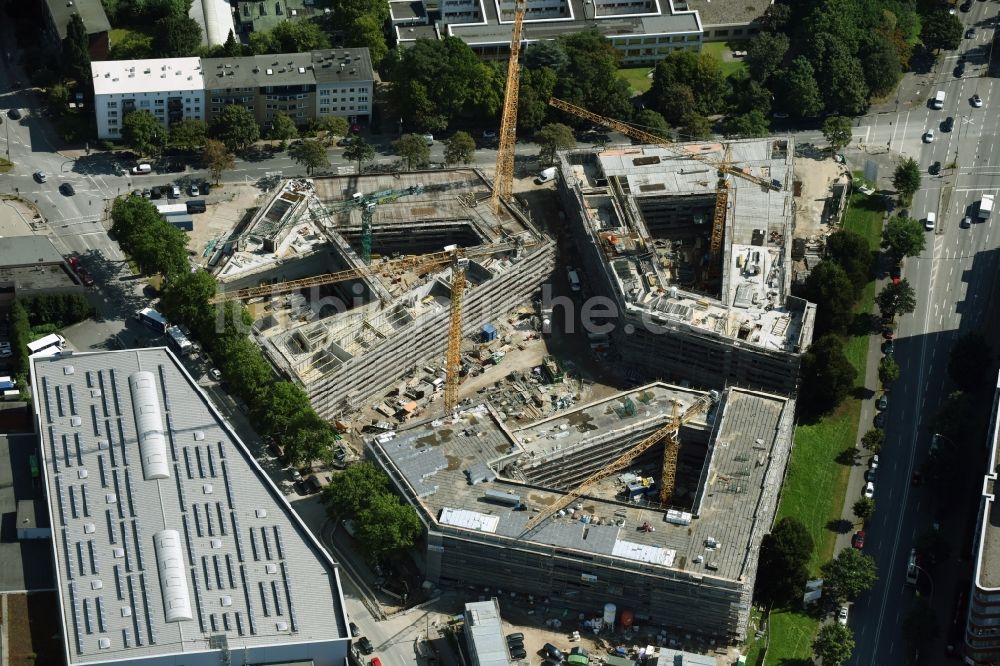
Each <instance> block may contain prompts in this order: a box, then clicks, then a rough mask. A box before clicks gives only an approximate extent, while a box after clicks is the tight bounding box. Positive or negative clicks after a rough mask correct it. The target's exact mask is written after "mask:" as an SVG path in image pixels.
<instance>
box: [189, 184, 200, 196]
mask: <svg viewBox="0 0 1000 666" xmlns="http://www.w3.org/2000/svg"><path fill="white" fill-rule="evenodd" d="M188 194H190V195H191V196H193V197H196V196H198V195H200V194H201V192H200V191H198V184H197V183H191V188H190V190H188Z"/></svg>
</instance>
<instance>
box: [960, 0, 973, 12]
mask: <svg viewBox="0 0 1000 666" xmlns="http://www.w3.org/2000/svg"><path fill="white" fill-rule="evenodd" d="M959 10H961V11H962V12H963V13H968V12H969V11H971V10H972V0H965V2H963V3H962V6H961V7H959Z"/></svg>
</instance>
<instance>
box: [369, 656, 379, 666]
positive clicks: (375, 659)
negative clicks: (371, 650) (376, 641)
mask: <svg viewBox="0 0 1000 666" xmlns="http://www.w3.org/2000/svg"><path fill="white" fill-rule="evenodd" d="M368 664H369V666H382V660H381V659H379V658H378V657H372V660H371V661H369V662H368Z"/></svg>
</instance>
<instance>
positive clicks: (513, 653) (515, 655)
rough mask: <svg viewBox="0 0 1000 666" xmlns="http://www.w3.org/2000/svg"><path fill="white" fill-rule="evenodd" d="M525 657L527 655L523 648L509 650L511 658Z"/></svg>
mask: <svg viewBox="0 0 1000 666" xmlns="http://www.w3.org/2000/svg"><path fill="white" fill-rule="evenodd" d="M527 657H528V653H527V652H525V651H524V649H523V648H522V649H520V650H511V651H510V658H511V659H526V658H527Z"/></svg>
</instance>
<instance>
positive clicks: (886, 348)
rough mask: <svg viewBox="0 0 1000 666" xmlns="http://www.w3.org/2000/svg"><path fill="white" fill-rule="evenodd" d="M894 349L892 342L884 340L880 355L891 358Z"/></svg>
mask: <svg viewBox="0 0 1000 666" xmlns="http://www.w3.org/2000/svg"><path fill="white" fill-rule="evenodd" d="M895 351H896V347H895V345H894V342H893V341H892V340H886V341H885V342H883V343H882V353H883V354H885V355H886V356H892V355H893V353H895Z"/></svg>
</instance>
